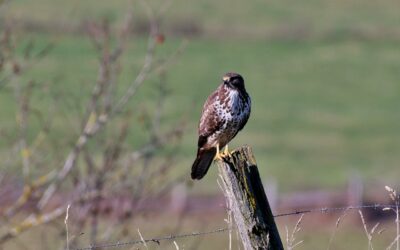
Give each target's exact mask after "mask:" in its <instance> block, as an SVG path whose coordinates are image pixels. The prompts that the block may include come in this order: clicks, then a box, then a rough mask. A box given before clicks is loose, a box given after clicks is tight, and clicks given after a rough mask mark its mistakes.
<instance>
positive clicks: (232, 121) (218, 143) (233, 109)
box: [191, 73, 251, 180]
mask: <svg viewBox="0 0 400 250" xmlns="http://www.w3.org/2000/svg"><path fill="white" fill-rule="evenodd" d="M222 79H223V82H222V84H221V85H220V86H219V87H218V89H217V90H216V91H214V92H213V93H212V94H211V95H210V96H209V97H208V98H207V101H206V102H205V103H204V106H203V111H202V114H201V118H200V123H199V131H198V133H199V139H198V149H197V157H196V160H195V161H194V163H193V165H192V174H191V176H192V179H198V180H200V179H201V178H203V177H204V175H205V174H206V173H207V171H208V169H209V167H210V165H211V163H212V161H213V159H214V158H219V159H221V157H223V156H224V155H226V154H229V152H228V147H226V148H225V152H224V153H223V154H221V153H220V149H222V148H223V147H225V145H227V144H228V142H230V141H231V140H232V139H233V138H234V137H235V136H236V134H237V133H238V132H239V131H240V130H241V129H242V128H243V127H244V125H246V122H247V120H248V119H249V116H250V109H251V100H250V96H249V95H248V94H247V92H246V89H245V87H244V80H243V77H242V76H241V75H239V74H237V73H227V74H225V75H224V76H223V78H222Z"/></svg>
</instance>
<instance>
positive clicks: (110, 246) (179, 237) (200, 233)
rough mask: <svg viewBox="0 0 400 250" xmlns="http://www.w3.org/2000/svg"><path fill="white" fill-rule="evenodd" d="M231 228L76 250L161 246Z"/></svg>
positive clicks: (77, 249)
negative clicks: (149, 243) (166, 241)
mask: <svg viewBox="0 0 400 250" xmlns="http://www.w3.org/2000/svg"><path fill="white" fill-rule="evenodd" d="M228 230H229V228H228V227H226V228H219V229H215V230H212V231H206V232H193V233H188V234H180V235H168V236H164V237H160V238H153V239H143V240H132V241H126V242H117V243H109V244H103V245H93V246H89V247H84V248H76V249H75V250H92V249H93V250H94V249H106V248H117V247H123V246H132V245H138V244H145V243H148V242H154V243H157V244H158V245H160V242H161V241H165V240H176V239H182V238H189V237H195V236H201V235H207V234H215V233H221V232H225V231H228Z"/></svg>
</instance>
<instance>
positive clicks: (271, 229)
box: [217, 146, 283, 250]
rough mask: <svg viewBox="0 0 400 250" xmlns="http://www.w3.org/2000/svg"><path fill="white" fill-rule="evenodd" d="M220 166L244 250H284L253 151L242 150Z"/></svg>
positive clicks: (224, 159)
mask: <svg viewBox="0 0 400 250" xmlns="http://www.w3.org/2000/svg"><path fill="white" fill-rule="evenodd" d="M217 164H218V166H219V168H218V169H219V173H220V177H221V179H222V183H223V191H224V194H225V197H226V199H228V201H227V204H230V205H229V206H230V207H229V209H230V210H231V211H232V213H233V217H234V218H235V222H236V225H237V228H238V231H239V234H240V237H241V239H242V243H243V246H244V248H245V249H246V250H250V249H268V250H281V249H283V245H282V241H281V238H280V236H279V232H278V229H277V227H276V224H275V221H274V217H273V214H272V211H271V208H270V206H269V203H268V199H267V196H266V195H265V192H264V187H263V185H262V182H261V179H260V175H259V173H258V169H257V164H256V161H255V158H254V155H253V152H252V150H251V148H250V147H249V146H244V147H241V148H239V149H237V150H235V151H234V152H232V155H231V156H226V157H224V158H223V160H219V161H217Z"/></svg>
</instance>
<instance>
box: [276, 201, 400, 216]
mask: <svg viewBox="0 0 400 250" xmlns="http://www.w3.org/2000/svg"><path fill="white" fill-rule="evenodd" d="M366 208H372V209H378V208H382V209H383V208H396V205H386V204H371V205H361V206H347V207H322V208H311V209H305V210H296V211H294V212H289V213H281V214H276V215H274V217H275V218H277V217H284V216H290V215H297V214H307V213H315V212H320V213H333V212H339V211H347V210H354V209H366Z"/></svg>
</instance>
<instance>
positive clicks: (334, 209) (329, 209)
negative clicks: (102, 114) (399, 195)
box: [74, 204, 396, 250]
mask: <svg viewBox="0 0 400 250" xmlns="http://www.w3.org/2000/svg"><path fill="white" fill-rule="evenodd" d="M383 208H396V205H386V204H372V205H361V206H347V207H323V208H311V209H304V210H296V211H293V212H289V213H281V214H276V215H274V218H279V217H285V216H292V215H299V214H307V213H324V214H327V213H334V212H339V211H347V210H354V209H375V210H376V209H383ZM228 230H230V229H229V228H228V227H225V228H218V229H215V230H211V231H205V232H193V233H187V234H180V235H167V236H163V237H159V238H152V239H144V240H141V239H140V240H132V241H125V242H116V243H105V244H99V245H91V246H88V247H83V248H76V249H74V250H98V249H110V248H119V247H125V246H132V245H139V244H145V243H148V242H154V243H157V244H158V245H160V244H161V241H170V240H176V239H182V238H190V237H196V236H202V235H209V234H215V233H222V232H225V231H228Z"/></svg>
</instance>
